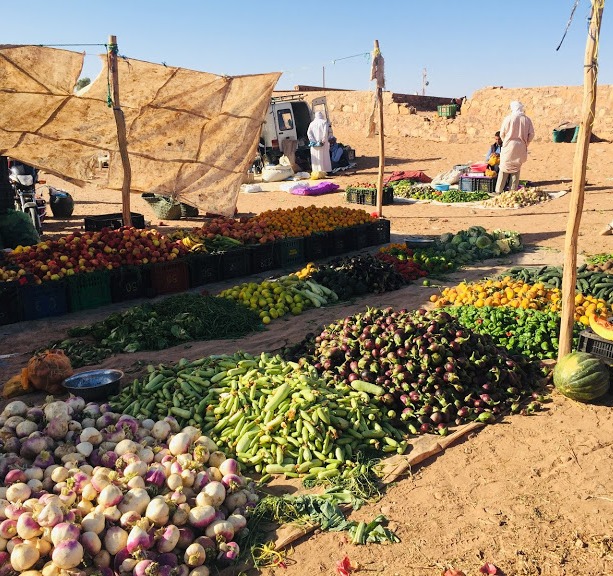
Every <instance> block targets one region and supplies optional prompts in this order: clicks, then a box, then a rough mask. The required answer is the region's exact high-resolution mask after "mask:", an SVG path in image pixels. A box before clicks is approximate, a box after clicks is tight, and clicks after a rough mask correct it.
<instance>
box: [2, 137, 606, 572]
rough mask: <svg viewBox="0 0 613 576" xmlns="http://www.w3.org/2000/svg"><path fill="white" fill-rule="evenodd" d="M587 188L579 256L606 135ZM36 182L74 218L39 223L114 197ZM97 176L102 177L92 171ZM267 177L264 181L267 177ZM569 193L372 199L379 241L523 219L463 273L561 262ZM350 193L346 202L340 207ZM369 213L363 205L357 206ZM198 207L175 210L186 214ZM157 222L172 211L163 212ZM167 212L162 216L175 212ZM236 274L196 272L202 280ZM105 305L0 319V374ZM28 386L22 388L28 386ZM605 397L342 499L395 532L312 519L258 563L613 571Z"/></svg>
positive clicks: (266, 201)
mask: <svg viewBox="0 0 613 576" xmlns="http://www.w3.org/2000/svg"><path fill="white" fill-rule="evenodd" d="M337 136H338V138H339V140H340V141H342V142H343V143H347V144H350V145H352V146H353V147H354V148H355V149H356V152H357V156H358V163H357V167H356V170H355V171H353V172H352V173H345V174H343V175H341V176H337V177H334V178H333V179H332V180H333V181H334V182H336V183H337V184H339V185H340V187H341V189H343V188H344V187H345V186H346V185H347V184H350V183H353V182H364V181H374V180H375V177H376V171H377V162H378V158H377V150H378V148H377V146H378V144H377V141H376V140H375V139H366V138H364V137H363V136H362V135H360V134H357V133H338V134H337ZM488 145H489V142H484V143H483V145H482V146H475V145H459V144H457V145H456V144H454V145H446V144H438V143H432V142H424V141H420V140H417V139H411V138H389V139H386V156H387V161H386V173H388V174H389V173H391V171H393V170H423V171H425V172H426V173H427V174H429V175H430V176H434V175H435V174H436V173H439V172H443V171H446V170H448V169H449V168H451V167H452V166H453V165H455V164H460V163H467V162H470V161H477V160H480V159H481V158H482V157H483V154H484V152H485V150H486V149H487V146H488ZM573 155H574V146H572V145H570V144H554V143H536V144H534V145H533V146H532V147H531V149H530V157H529V160H528V162H527V164H526V165H525V169H524V171H523V172H522V178H525V179H528V180H530V181H532V182H534V183H537V184H539V185H541V186H542V187H543V188H545V189H547V190H551V191H560V190H565V189H569V188H570V181H571V178H572V162H573ZM587 179H588V186H587V189H586V198H585V206H584V212H583V216H582V222H581V228H580V237H579V251H580V253H582V254H594V253H599V252H613V236H604V237H603V236H600V235H598V231H599V230H600V229H601V228H603V226H604V225H605V224H606V223H607V222H609V221H611V220H612V219H613V213H612V212H613V206H612V203H611V201H610V193H611V191H613V144H610V143H597V144H592V145H590V158H589V162H588V171H587ZM48 182H49V183H50V184H53V185H56V186H58V187H60V188H63V189H64V190H68V191H69V192H70V193H71V194H72V195H73V196H74V198H75V201H76V206H75V213H74V215H73V217H72V218H71V219H69V220H67V221H61V220H57V221H56V220H54V219H48V220H47V221H46V222H45V229H46V232H47V233H48V234H49V235H56V234H61V233H67V232H68V231H69V230H71V229H73V230H74V229H79V228H80V227H81V226H82V224H83V217H84V216H85V215H89V214H106V213H111V212H118V211H120V209H121V208H120V203H119V195H118V193H113V192H108V191H102V192H101V191H100V190H99V189H98V187H97V185H96V184H97V182H96V181H94V182H92V183H91V184H90V185H88V186H87V187H86V188H85V189H79V188H76V187H74V186H72V185H70V184H66V183H63V182H61V181H59V180H57V179H54V178H48ZM98 182H100V180H98ZM271 188H273V187H271ZM569 198H570V195H569V194H567V195H565V196H563V197H561V198H559V199H556V200H552V201H549V202H546V203H543V204H541V205H538V206H533V207H527V208H523V209H518V210H482V209H475V208H459V207H446V206H440V205H439V206H437V205H428V204H398V205H394V206H386V207H384V215H385V216H387V217H389V218H390V219H391V227H392V232H393V239H396V240H399V241H401V240H402V239H403V238H404V237H405V236H406V235H407V234H437V233H442V232H445V231H456V230H459V229H463V228H466V227H468V226H470V225H482V226H484V227H485V228H487V229H493V228H504V229H510V230H517V231H519V232H521V233H522V235H523V237H524V241H525V243H526V244H527V245H528V250H527V251H526V252H525V253H523V254H519V255H515V256H514V257H513V258H507V259H504V260H495V261H488V262H486V263H484V264H483V265H480V266H476V267H471V268H470V269H465V270H462V271H460V272H458V273H455V274H454V275H451V276H450V277H449V279H448V280H447V281H446V282H445V285H453V284H455V283H457V282H458V281H460V280H462V279H469V280H470V279H477V278H481V277H483V276H488V275H492V274H495V273H497V272H499V271H501V270H503V269H504V268H505V267H507V266H509V265H512V264H515V263H522V264H531V263H543V264H559V263H561V261H562V250H563V247H564V234H565V229H566V222H567V211H568V205H569ZM305 203H308V204H315V205H346V203H345V201H344V195H343V194H342V193H335V194H331V195H327V196H321V197H315V198H303V197H299V196H293V195H291V194H288V193H286V192H281V191H274V190H271V191H267V192H260V193H254V194H245V193H241V194H240V197H239V200H238V210H239V213H240V214H251V213H257V212H260V211H263V210H266V209H269V208H277V207H283V208H288V207H291V206H295V205H299V204H305ZM350 206H353V205H350ZM132 209H133V211H136V212H140V213H142V214H144V215H145V218H146V219H147V220H148V221H150V222H151V224H152V225H155V226H159V228H160V229H162V230H163V229H170V227H168V228H167V227H166V226H163V225H161V224H160V222H159V221H158V220H157V219H156V218H155V217H154V215H153V213H152V212H151V211H150V209H149V206H148V205H147V204H146V203H145V202H144V201H143V200H142V199H141V198H140V197H139V196H134V197H133V206H132ZM369 211H370V209H369ZM199 222H201V220H198V219H195V220H192V221H185V222H183V221H182V222H181V225H182V226H190V225H198V223H199ZM166 224H171V223H166ZM176 224H177V223H172V225H173V226H175V225H176ZM234 283H236V282H234V281H228V282H222V283H218V284H212V285H207V286H206V288H207V290H209V291H210V292H211V293H215V292H217V291H219V290H221V289H223V288H225V287H226V286H229V285H232V284H234ZM437 289H438V288H437V287H430V288H425V287H422V286H417V285H411V286H408V287H406V288H404V289H403V290H399V291H397V292H392V293H388V294H382V295H378V296H372V295H370V296H368V297H365V298H361V299H357V300H355V301H353V302H351V303H345V304H343V305H338V306H333V307H330V308H325V309H317V310H314V311H308V312H307V313H305V314H304V315H302V316H300V317H297V318H294V317H292V318H291V319H289V320H288V319H282V320H278V321H276V322H273V323H272V324H271V325H270V326H269V327H268V328H267V329H266V330H265V331H263V332H259V333H256V334H253V335H251V336H249V337H247V338H244V339H241V340H237V341H214V342H203V343H192V344H190V345H187V346H180V347H175V348H173V349H169V350H166V351H163V352H162V353H160V352H155V353H139V354H133V355H120V356H116V357H114V358H109V359H107V360H106V361H105V362H104V363H103V364H102V366H104V367H115V368H120V369H123V370H124V371H125V372H126V378H131V377H134V375H136V374H137V373H138V368H137V365H136V362H137V361H139V360H142V361H145V362H153V363H158V362H160V361H163V362H172V361H176V360H177V359H179V358H181V357H186V358H197V357H201V356H203V355H206V354H213V353H219V352H234V351H235V350H237V349H241V350H245V351H250V352H259V351H262V350H266V351H272V350H276V349H278V348H280V347H282V346H284V345H285V344H287V343H293V342H296V341H298V340H300V339H301V338H302V337H303V336H304V334H305V333H307V332H312V331H315V330H317V329H318V328H319V327H321V326H322V325H323V324H325V323H326V322H330V321H333V320H335V319H337V318H342V317H344V316H346V315H348V314H352V313H354V312H355V311H357V310H361V309H364V308H365V307H366V306H394V307H396V308H410V309H411V308H417V307H419V306H424V305H428V298H429V296H430V295H431V294H432V292H433V291H436V290H437ZM127 306H128V305H127V304H125V303H124V304H116V305H113V306H110V307H107V308H104V309H98V310H93V311H89V312H81V313H75V314H70V315H66V316H63V317H59V318H54V319H47V320H39V321H36V322H29V323H21V324H15V325H10V326H3V327H0V355H1V354H7V355H12V354H15V356H10V357H6V358H0V381H4V380H6V379H7V378H8V377H9V376H10V375H12V374H14V373H15V372H16V371H17V370H19V369H20V368H21V367H23V366H24V365H25V363H26V362H27V359H28V358H29V354H30V352H31V351H32V349H34V348H37V347H39V346H41V345H43V344H44V343H46V342H49V341H52V340H55V339H57V338H62V337H63V336H64V335H65V333H66V330H67V328H69V327H71V326H75V325H81V324H85V323H89V322H92V321H94V320H97V319H101V318H103V317H105V316H106V315H107V314H108V313H110V312H111V311H114V310H119V309H123V308H126V307H127ZM31 399H32V400H34V398H33V397H32V398H31ZM612 406H613V398H612V396H611V395H610V394H609V395H608V396H607V397H605V400H604V401H603V402H601V403H600V404H596V405H583V404H579V403H575V402H572V401H570V400H567V399H564V398H562V397H560V396H558V395H555V394H554V395H553V401H552V402H550V403H548V404H546V405H545V410H544V411H542V412H540V413H537V414H535V415H532V416H529V417H525V416H523V417H522V416H512V417H506V418H504V420H503V421H502V422H501V423H499V424H496V425H493V426H488V427H486V428H484V429H483V430H482V431H480V432H479V433H476V434H473V435H472V436H471V437H469V438H466V439H465V440H463V441H462V442H461V443H458V444H456V445H455V446H452V447H451V448H450V449H448V450H447V451H446V452H445V453H443V454H441V455H439V456H437V457H434V458H432V459H430V460H427V461H426V462H425V463H423V464H422V465H420V466H419V467H418V468H417V469H415V470H412V471H411V474H409V475H407V477H406V478H404V479H402V480H401V481H399V482H397V483H396V484H394V485H392V486H391V487H389V488H388V490H387V491H386V493H385V495H384V496H383V498H382V499H381V500H380V501H379V502H377V503H373V504H370V505H368V506H365V507H363V508H362V509H361V510H359V511H358V512H355V513H353V515H352V518H355V519H367V518H372V517H373V516H375V515H376V514H379V513H384V514H385V515H386V516H388V518H389V519H390V520H391V523H392V527H393V528H394V529H395V530H397V533H398V535H399V536H400V538H401V540H402V542H401V543H400V544H395V545H389V546H380V545H370V546H362V547H356V546H353V545H351V544H350V543H348V542H347V541H346V538H345V536H344V535H343V534H342V533H316V534H314V535H311V536H310V537H308V538H304V539H303V540H302V541H299V542H297V543H295V545H294V548H293V550H292V551H291V554H290V555H289V557H288V562H287V567H286V568H276V569H264V573H265V574H268V575H269V576H273V575H274V576H280V575H287V576H294V575H295V576H298V575H303V574H315V575H317V574H322V575H325V576H327V575H332V574H336V571H335V566H336V562H337V561H339V560H342V558H343V557H344V555H345V554H347V555H348V556H349V558H350V559H351V561H352V563H353V564H354V566H356V569H355V571H354V572H353V573H356V574H364V575H368V574H385V575H389V576H394V575H399V576H405V575H406V576H421V575H424V576H427V575H437V576H438V575H439V574H441V573H442V571H443V570H444V569H445V568H448V567H451V566H453V567H455V568H458V569H461V570H463V571H464V572H465V573H466V574H470V575H476V574H479V567H480V566H482V565H483V564H484V563H485V562H486V561H487V562H492V563H494V564H495V565H496V566H498V568H499V572H498V574H506V575H508V576H511V575H524V574H525V575H539V574H540V575H556V576H562V575H564V576H584V575H585V576H604V575H607V574H613V474H612V472H613V465H612V462H613V411H612V410H611V408H612Z"/></svg>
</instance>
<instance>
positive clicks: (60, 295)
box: [20, 280, 68, 320]
mask: <svg viewBox="0 0 613 576" xmlns="http://www.w3.org/2000/svg"><path fill="white" fill-rule="evenodd" d="M20 293H21V307H22V311H23V319H24V320H38V319H39V318H48V317H49V316H61V315H62V314H66V313H67V312H68V299H67V295H66V282H65V281H64V280H57V281H49V282H43V283H42V284H25V285H24V286H21V287H20Z"/></svg>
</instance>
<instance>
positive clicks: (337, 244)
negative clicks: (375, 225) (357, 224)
mask: <svg viewBox="0 0 613 576" xmlns="http://www.w3.org/2000/svg"><path fill="white" fill-rule="evenodd" d="M352 229H353V228H337V229H336V230H332V232H330V234H329V239H330V243H329V248H330V255H331V256H338V255H339V254H345V252H351V250H352V249H353V243H352V239H351V231H352Z"/></svg>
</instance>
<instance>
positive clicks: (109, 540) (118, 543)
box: [104, 526, 128, 556]
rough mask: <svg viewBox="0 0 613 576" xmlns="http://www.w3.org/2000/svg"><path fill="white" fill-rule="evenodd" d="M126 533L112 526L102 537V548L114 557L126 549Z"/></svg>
mask: <svg viewBox="0 0 613 576" xmlns="http://www.w3.org/2000/svg"><path fill="white" fill-rule="evenodd" d="M127 542H128V533H127V532H126V531H125V530H124V529H123V528H121V527H119V526H112V527H111V528H109V529H108V530H107V531H106V534H105V535H104V548H105V549H106V550H107V551H108V553H109V554H111V556H115V555H116V554H117V553H118V552H119V551H120V550H123V549H124V548H125V547H126V544H127Z"/></svg>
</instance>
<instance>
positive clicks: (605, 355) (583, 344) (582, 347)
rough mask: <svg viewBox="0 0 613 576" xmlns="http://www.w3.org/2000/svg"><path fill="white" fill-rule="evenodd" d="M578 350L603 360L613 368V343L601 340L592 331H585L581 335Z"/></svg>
mask: <svg viewBox="0 0 613 576" xmlns="http://www.w3.org/2000/svg"><path fill="white" fill-rule="evenodd" d="M577 350H579V351H580V352H589V353H590V354H593V355H594V356H598V357H599V358H602V359H603V360H604V361H605V362H606V363H607V364H609V365H610V366H613V342H611V340H605V339H604V338H601V337H600V336H598V334H594V332H592V331H591V330H583V332H581V333H580V334H579V344H578V346H577Z"/></svg>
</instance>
